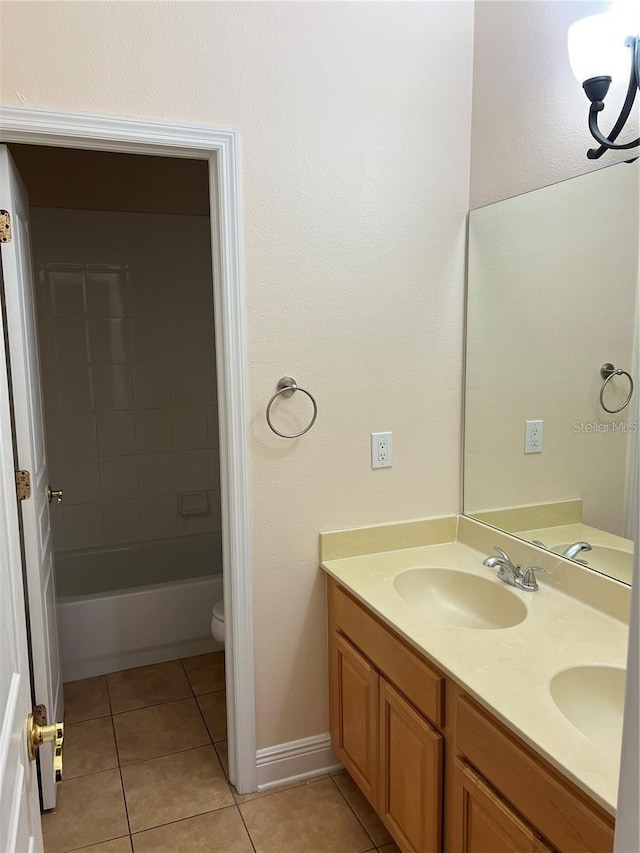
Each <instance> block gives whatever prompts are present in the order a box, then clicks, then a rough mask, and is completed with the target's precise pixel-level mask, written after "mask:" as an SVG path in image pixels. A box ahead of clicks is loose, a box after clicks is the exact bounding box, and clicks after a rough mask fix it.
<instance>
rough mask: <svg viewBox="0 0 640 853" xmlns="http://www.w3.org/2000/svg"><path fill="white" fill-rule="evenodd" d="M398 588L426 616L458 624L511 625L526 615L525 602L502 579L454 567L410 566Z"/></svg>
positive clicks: (397, 579) (396, 582)
mask: <svg viewBox="0 0 640 853" xmlns="http://www.w3.org/2000/svg"><path fill="white" fill-rule="evenodd" d="M393 586H394V588H395V591H396V592H397V593H398V595H399V596H400V598H402V599H404V601H406V602H407V604H409V605H410V606H411V607H413V608H414V610H417V611H418V613H419V615H420V616H422V618H423V619H428V620H430V621H432V622H439V623H441V624H446V625H452V626H455V627H457V628H480V629H494V630H495V629H498V628H511V627H513V625H518V624H519V623H520V622H522V621H523V619H525V618H526V615H527V608H526V607H525V605H524V603H523V602H522V601H521V600H520V599H519V598H518V596H517V595H515V594H514V593H513V592H511V591H510V590H509V589H508V587H506V586H505V585H503V584H502V583H501V582H500V581H497V580H489V579H488V578H482V577H478V576H477V575H472V574H469V573H468V572H458V571H455V570H454V569H427V568H420V569H408V570H407V571H404V572H400V574H398V575H396V577H395V578H394V581H393Z"/></svg>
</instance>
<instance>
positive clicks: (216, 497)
mask: <svg viewBox="0 0 640 853" xmlns="http://www.w3.org/2000/svg"><path fill="white" fill-rule="evenodd" d="M31 228H32V243H33V255H34V261H35V264H36V294H37V304H38V315H39V317H38V319H39V324H38V326H39V328H38V332H39V338H40V359H41V364H42V379H43V390H44V397H45V414H46V438H47V448H48V456H49V465H50V475H49V476H50V481H51V483H53V484H55V486H56V487H57V488H62V489H63V490H64V503H63V505H62V506H59V505H57V504H55V503H54V504H52V511H51V519H52V525H53V531H54V546H55V549H56V551H65V550H74V549H77V548H90V547H98V546H102V545H117V544H120V543H124V542H138V541H148V540H155V539H163V538H166V537H174V536H185V535H192V534H197V533H207V532H209V531H211V530H213V529H214V528H215V529H218V530H219V529H220V465H219V451H218V409H217V398H216V379H215V341H214V330H213V300H212V288H211V282H212V278H211V249H210V236H209V235H210V226H209V219H208V217H198V216H175V215H168V214H150V213H146V214H144V213H115V212H113V213H112V212H109V213H105V212H103V211H86V210H81V211H74V210H53V209H51V210H44V209H36V210H32V212H31ZM169 235H170V238H171V239H170V242H169V243H168V242H167V237H168V236H169ZM184 493H190V494H193V493H197V494H198V495H199V499H198V503H199V505H200V506H201V509H202V512H198V513H197V514H189V515H186V514H184V513H181V512H179V496H180V495H182V494H184Z"/></svg>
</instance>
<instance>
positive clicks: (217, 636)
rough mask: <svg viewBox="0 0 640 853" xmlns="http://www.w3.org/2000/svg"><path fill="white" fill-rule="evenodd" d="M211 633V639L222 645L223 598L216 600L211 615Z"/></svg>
mask: <svg viewBox="0 0 640 853" xmlns="http://www.w3.org/2000/svg"><path fill="white" fill-rule="evenodd" d="M211 633H212V634H213V639H214V640H217V642H218V643H221V644H222V645H223V646H224V599H223V598H221V599H220V601H216V603H215V604H214V605H213V613H212V615H211Z"/></svg>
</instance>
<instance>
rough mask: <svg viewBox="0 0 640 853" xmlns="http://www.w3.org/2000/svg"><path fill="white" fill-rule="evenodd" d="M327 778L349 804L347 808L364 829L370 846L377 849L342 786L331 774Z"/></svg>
mask: <svg viewBox="0 0 640 853" xmlns="http://www.w3.org/2000/svg"><path fill="white" fill-rule="evenodd" d="M329 778H330V779H331V781H332V782H333V784H334V785H335V786H336V788H337V789H338V791H340V794H341V795H342V799H343V800H344V801H345V803H346V804H347V805H348V806H349V808H350V809H351V811H352V812H353V814H354V815H355V818H356V820H357V821H358V823H359V824H360V826H361V827H362V828H363V829H364V831H365V834H366V836H367V838H369V840H370V841H371V843H372V844H373V848H372V849H373V850H377V847H376V846H375V845H376V842H375V841H374V839H373V836H372V835H371V833H370V832H369V830H368V829H367V827H366V826H365V825H364V821H363V820H362V818H361V817H360V815H359V814H358V812H357V811H356V810H355V808H354V807H353V806H352V805H351V803H350V802H349V800H348V799H347V795H346V794H345V793H344V791H343V790H342V788H341V787H340V785H338V783H337V782H336V780H335V778H334V777H333V776H331V775H330V776H329Z"/></svg>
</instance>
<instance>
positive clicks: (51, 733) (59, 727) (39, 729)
mask: <svg viewBox="0 0 640 853" xmlns="http://www.w3.org/2000/svg"><path fill="white" fill-rule="evenodd" d="M63 742H64V723H54V724H53V725H51V726H49V725H47V708H46V706H45V705H36V706H35V708H34V709H33V713H31V714H29V716H28V717H27V750H28V752H29V760H30V761H35V758H36V755H37V754H38V749H39V748H40V747H41V746H42V744H43V743H52V744H53V745H54V746H53V772H54V776H55V780H56V782H61V781H62V744H63Z"/></svg>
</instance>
